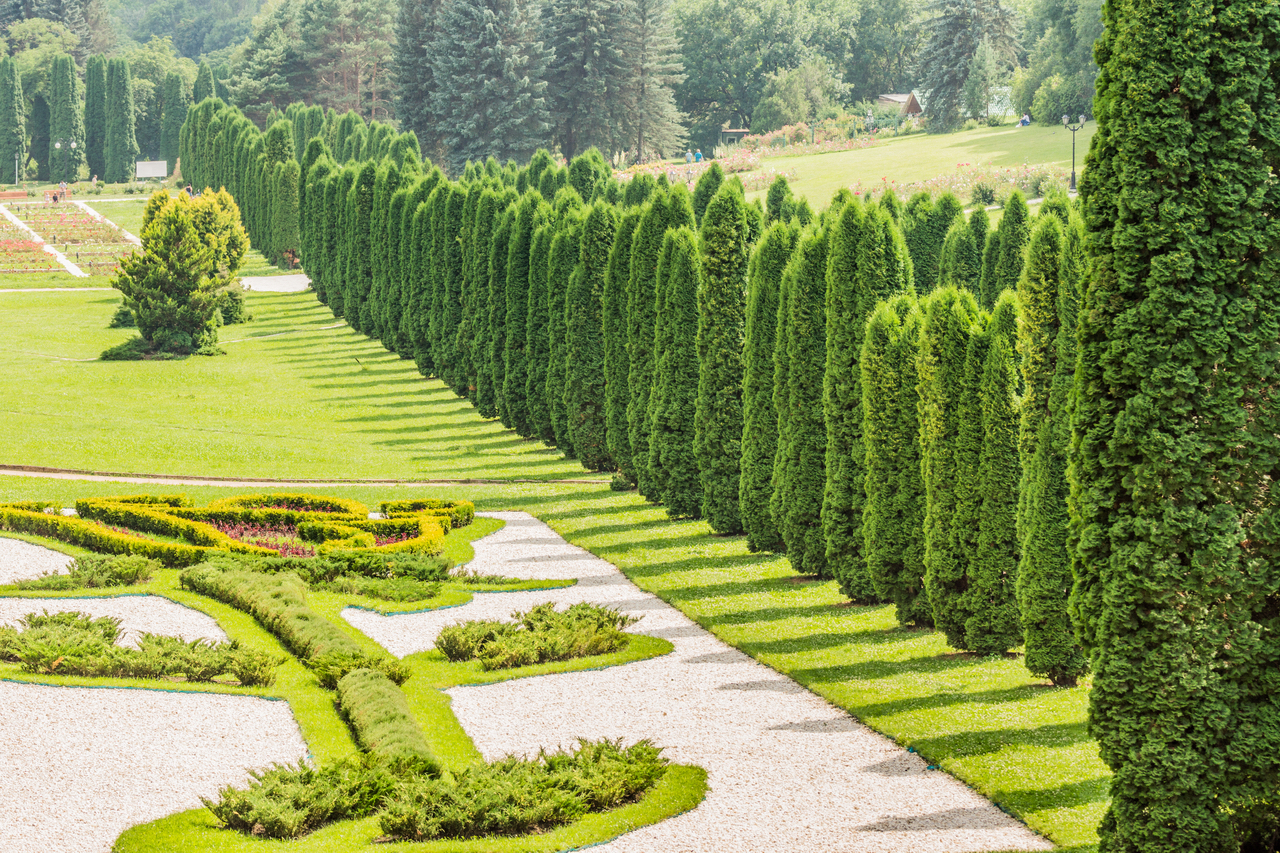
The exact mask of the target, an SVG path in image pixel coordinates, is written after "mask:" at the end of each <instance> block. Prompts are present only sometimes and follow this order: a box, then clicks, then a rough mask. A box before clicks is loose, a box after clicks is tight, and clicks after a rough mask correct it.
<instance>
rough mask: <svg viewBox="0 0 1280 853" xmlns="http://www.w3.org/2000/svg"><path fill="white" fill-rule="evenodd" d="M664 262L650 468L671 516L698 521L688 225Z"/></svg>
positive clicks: (693, 289)
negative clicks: (657, 478)
mask: <svg viewBox="0 0 1280 853" xmlns="http://www.w3.org/2000/svg"><path fill="white" fill-rule="evenodd" d="M661 263H662V270H661V272H660V274H659V276H658V280H659V282H660V283H661V285H662V291H661V293H659V299H660V301H659V302H658V318H659V324H660V325H659V327H658V328H659V330H660V331H659V337H658V344H657V352H658V363H657V366H656V368H657V376H656V378H655V380H654V386H653V406H652V407H651V415H652V417H651V422H652V423H651V443H650V446H649V458H650V462H649V467H650V469H651V470H658V471H661V483H662V502H663V504H664V505H665V506H666V509H667V515H669V516H671V517H672V518H697V517H698V516H699V515H700V514H701V512H702V482H701V478H700V475H699V473H698V462H697V458H696V456H695V453H694V433H695V416H696V410H697V403H698V369H699V366H698V350H697V341H698V278H699V270H698V243H697V237H696V236H695V235H694V233H693V231H692V229H690V228H689V227H688V226H687V225H682V226H681V227H679V228H676V229H672V230H669V231H667V234H666V236H665V237H664V238H663V247H662V262H661Z"/></svg>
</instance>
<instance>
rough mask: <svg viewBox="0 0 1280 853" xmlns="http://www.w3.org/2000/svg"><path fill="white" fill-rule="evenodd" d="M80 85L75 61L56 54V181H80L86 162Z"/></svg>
mask: <svg viewBox="0 0 1280 853" xmlns="http://www.w3.org/2000/svg"><path fill="white" fill-rule="evenodd" d="M79 86H80V81H79V78H78V77H77V76H76V67H75V61H74V60H73V59H72V58H71V57H70V56H58V57H54V60H53V71H52V73H51V75H50V78H49V89H50V94H49V101H50V104H49V105H50V116H49V119H50V126H49V131H50V134H49V135H50V136H51V137H52V138H53V141H54V143H55V144H54V145H52V146H50V150H49V180H51V181H54V182H58V181H74V180H76V176H77V175H78V174H79V172H80V166H81V164H83V163H84V110H83V108H82V107H81V105H80V90H79ZM184 117H185V116H184Z"/></svg>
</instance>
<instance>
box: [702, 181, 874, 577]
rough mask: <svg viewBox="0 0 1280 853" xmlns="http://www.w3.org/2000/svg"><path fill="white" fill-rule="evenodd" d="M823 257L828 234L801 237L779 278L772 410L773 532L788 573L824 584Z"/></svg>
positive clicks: (826, 571) (827, 573)
mask: <svg viewBox="0 0 1280 853" xmlns="http://www.w3.org/2000/svg"><path fill="white" fill-rule="evenodd" d="M717 200H718V197H717ZM845 212H847V209H846V211H845ZM858 212H859V214H860V213H861V210H860V206H859V209H858ZM708 221H711V220H710V219H709V220H708ZM827 256H828V235H827V232H826V231H824V230H822V229H818V230H816V231H809V232H806V233H805V234H804V235H802V236H801V237H800V240H799V244H798V245H797V247H796V250H795V254H794V255H792V258H791V262H790V263H789V264H788V265H787V268H786V271H785V272H784V273H783V277H782V286H783V288H785V289H786V292H787V297H786V302H785V304H786V315H785V316H779V323H785V324H786V327H787V328H786V334H785V335H780V336H778V340H779V341H780V342H782V343H783V345H785V346H786V356H785V357H786V364H787V385H786V396H785V398H784V399H785V405H784V407H783V408H780V409H779V410H778V431H779V433H780V436H781V437H780V440H779V442H778V447H779V451H780V458H779V460H778V462H779V465H780V468H779V470H778V472H777V481H778V490H779V493H780V497H781V502H780V505H779V507H780V509H781V513H780V515H779V516H778V518H777V524H778V528H779V530H780V532H781V533H782V539H783V541H784V542H785V543H786V548H787V559H788V560H790V561H791V567H792V568H793V569H795V570H796V571H797V572H798V573H800V574H806V575H817V576H818V577H829V576H830V571H829V568H828V565H827V540H826V536H825V535H824V531H823V525H822V507H823V504H822V490H823V484H824V483H825V482H826V478H827V474H826V453H827V428H826V423H825V420H824V417H823V409H822V394H823V383H822V376H823V373H824V371H825V369H826V364H827V331H828V322H827V316H826V307H825V304H826V294H827V283H826V273H827V264H828V259H827Z"/></svg>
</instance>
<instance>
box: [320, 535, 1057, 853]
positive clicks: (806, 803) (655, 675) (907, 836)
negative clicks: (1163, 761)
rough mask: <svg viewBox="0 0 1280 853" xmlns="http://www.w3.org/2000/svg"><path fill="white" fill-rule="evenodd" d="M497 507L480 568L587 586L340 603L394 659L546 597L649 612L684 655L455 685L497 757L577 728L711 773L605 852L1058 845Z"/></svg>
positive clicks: (651, 628) (462, 715)
mask: <svg viewBox="0 0 1280 853" xmlns="http://www.w3.org/2000/svg"><path fill="white" fill-rule="evenodd" d="M492 515H496V516H497V517H500V518H504V519H506V521H507V525H506V527H504V528H503V529H502V530H500V531H498V532H497V533H494V534H492V535H490V536H488V537H485V538H484V539H481V540H479V541H477V542H476V543H475V549H476V559H475V560H474V561H473V562H472V563H471V568H473V569H476V570H477V571H480V572H485V573H497V574H502V575H507V576H509V577H524V578H563V577H577V578H580V580H579V582H578V584H577V585H576V586H573V587H567V588H565V589H557V590H542V591H538V592H512V593H489V594H481V595H477V596H476V597H475V599H474V600H473V601H472V602H471V603H470V604H467V605H465V606H463V607H457V608H452V609H448V610H442V611H435V612H432V613H419V614H409V615H401V616H380V615H378V614H376V613H370V612H368V611H362V610H355V609H347V610H344V611H343V617H344V618H346V619H347V620H348V621H349V622H351V623H352V624H353V625H355V626H356V627H358V628H359V629H360V630H362V631H364V632H365V633H367V634H369V636H371V637H373V638H374V639H375V640H377V641H378V642H379V643H382V644H383V645H384V646H386V647H387V649H389V650H390V651H391V652H392V653H394V654H397V655H404V654H407V653H409V652H412V651H416V650H421V649H426V648H430V647H431V645H432V642H433V641H434V639H435V636H436V635H437V634H438V633H439V631H440V629H441V628H442V627H444V626H446V625H450V624H453V623H455V622H459V621H464V620H467V619H482V618H508V617H509V615H510V613H511V611H512V610H519V609H525V608H528V607H530V606H532V605H533V604H537V603H540V602H543V601H556V602H559V603H562V604H570V603H573V602H576V601H583V600H590V601H595V602H598V603H600V604H607V605H609V606H612V607H616V608H619V609H621V610H624V611H626V612H628V613H632V614H634V615H637V616H642V617H643V618H642V619H641V621H640V622H639V623H637V624H636V625H634V626H632V628H631V630H632V631H635V632H639V633H645V634H651V635H653V636H657V637H665V638H666V639H669V640H670V641H671V642H672V643H673V644H674V645H675V652H674V653H672V654H670V655H666V656H664V657H660V658H655V659H652V660H647V661H640V662H638V663H632V664H627V665H625V666H618V667H612V668H609V669H605V670H599V671H594V672H578V673H567V674H563V675H551V676H542V677H538V678H522V679H516V680H514V681H508V682H505V683H500V684H493V685H483V686H474V687H458V688H454V689H452V690H450V691H448V692H449V695H450V697H451V698H452V702H453V711H454V713H455V714H457V716H458V719H459V720H460V721H461V723H462V725H463V727H464V728H465V729H466V731H467V733H468V734H469V735H470V736H471V737H472V738H473V739H474V740H475V742H476V745H477V746H478V747H479V748H480V751H481V752H482V753H483V754H484V755H485V756H486V757H489V758H495V757H498V756H501V755H504V754H507V753H513V752H514V753H525V754H528V753H532V752H535V751H536V750H537V749H538V748H539V747H543V746H548V747H551V746H556V745H560V746H571V745H572V744H573V743H574V741H575V740H576V738H578V737H588V738H602V737H607V738H618V737H621V738H623V739H624V740H625V741H627V742H631V741H634V740H637V739H640V738H650V739H652V740H653V741H654V742H656V743H657V744H659V745H661V746H665V747H667V752H666V754H667V755H668V756H670V757H671V758H672V759H674V760H675V761H678V762H682V763H692V764H699V765H701V766H703V767H705V768H706V769H707V770H708V772H709V774H710V778H709V783H710V791H709V792H708V794H707V798H706V800H705V801H704V802H703V803H702V805H700V806H699V807H698V808H697V809H695V810H694V811H692V812H690V813H688V814H685V815H681V816H679V817H676V818H673V819H671V820H667V821H664V822H662V823H659V824H656V825H654V826H650V827H646V828H644V829H640V830H637V831H635V832H632V833H629V834H627V835H625V836H623V837H621V838H619V839H617V840H615V841H613V842H611V843H610V844H607V845H605V846H603V847H601V848H599V849H600V850H601V851H602V853H603V851H610V852H611V853H686V851H708V853H710V851H724V850H734V851H742V853H754V851H760V853H778V851H796V853H799V851H804V853H834V852H835V851H841V853H846V851H847V853H854V851H857V853H862V851H867V853H881V851H884V853H899V851H902V852H903V853H905V851H911V853H917V851H938V853H962V851H987V850H1051V849H1053V845H1052V844H1051V843H1049V842H1048V841H1047V840H1045V839H1044V838H1041V837H1040V836H1038V835H1036V834H1034V833H1032V832H1031V831H1030V830H1029V829H1027V828H1026V827H1025V826H1024V825H1022V824H1021V823H1018V822H1017V821H1015V820H1014V819H1013V818H1011V817H1009V816H1007V815H1005V814H1004V813H1003V812H1001V811H1000V810H999V809H997V808H996V807H995V806H994V805H992V804H991V803H990V802H989V801H988V800H986V799H984V798H983V797H981V796H979V795H978V794H976V793H975V792H973V791H972V790H970V789H969V788H968V787H966V786H965V785H963V784H962V783H960V782H959V781H957V780H956V779H954V778H952V777H951V776H949V775H947V774H945V773H941V772H938V771H928V770H926V769H925V764H924V762H923V761H922V760H921V759H920V758H919V756H917V755H914V754H911V753H907V752H906V751H905V750H903V749H902V748H900V747H898V746H897V745H895V744H894V743H893V742H892V741H890V740H888V739H886V738H884V737H882V736H880V735H878V734H876V733H874V732H872V731H871V730H870V729H868V728H866V727H864V726H862V725H861V724H860V723H858V722H857V721H855V720H853V719H852V718H850V717H849V716H848V715H847V714H846V713H844V712H843V711H841V710H840V709H839V708H836V707H834V706H833V705H831V704H829V703H827V702H826V701H824V700H823V699H820V698H819V697H817V696H815V695H814V694H812V693H810V692H809V691H807V690H805V689H804V688H802V687H800V686H799V685H797V684H796V683H795V682H793V681H791V680H790V679H788V678H786V677H785V676H783V675H781V674H779V673H777V672H775V671H774V670H772V669H770V668H768V667H766V666H764V665H762V664H759V663H757V662H756V661H754V660H752V659H751V658H750V657H748V656H747V655H745V654H743V653H742V652H740V651H737V650H736V649H734V648H732V647H731V646H729V645H726V644H725V643H723V642H721V641H720V640H718V639H716V638H715V637H714V636H713V635H711V634H710V633H708V632H707V631H705V630H703V629H702V628H700V627H698V626H697V625H696V624H694V623H693V622H691V621H690V620H689V619H687V618H686V617H685V616H684V615H683V614H681V613H680V612H679V611H678V610H676V609H675V608H673V607H671V606H669V605H667V604H665V603H663V602H662V601H661V600H660V599H658V598H657V597H656V596H653V595H650V594H648V593H645V592H643V591H641V590H639V589H638V588H637V587H635V586H634V585H632V584H631V583H630V581H628V580H627V579H626V578H625V577H624V576H623V575H622V574H621V573H620V572H619V571H618V570H617V569H615V568H614V567H613V566H612V565H610V564H609V563H607V562H605V561H603V560H600V559H598V558H596V557H594V556H593V555H591V554H589V553H588V552H586V551H583V550H582V549H579V548H576V547H573V546H571V545H569V544H568V543H567V542H565V541H564V540H563V539H562V538H561V537H560V536H559V535H557V534H556V533H555V532H554V531H552V530H551V529H550V528H549V527H547V526H546V525H545V524H543V523H542V522H540V521H538V520H537V519H535V518H533V517H532V516H529V515H528V514H526V513H492ZM512 709H519V711H518V713H512Z"/></svg>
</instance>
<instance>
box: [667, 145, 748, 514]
mask: <svg viewBox="0 0 1280 853" xmlns="http://www.w3.org/2000/svg"><path fill="white" fill-rule="evenodd" d="M712 168H713V169H714V168H718V167H716V166H715V164H714V163H713V164H712ZM710 173H711V170H708V171H707V174H710ZM703 179H704V180H705V179H706V176H705V175H704V176H703ZM699 183H701V182H699ZM673 197H674V196H673ZM699 243H700V245H699V250H700V254H701V261H702V277H701V284H700V286H699V288H698V363H699V370H698V411H697V437H696V439H695V441H694V446H695V452H696V453H697V457H698V470H699V471H700V472H701V474H702V514H703V516H704V517H705V518H706V519H707V522H708V523H709V524H710V525H711V529H712V530H714V531H715V532H717V533H721V534H732V533H741V532H742V515H741V513H740V512H739V509H738V479H739V476H740V473H741V462H742V342H743V334H744V329H743V327H744V325H745V320H746V307H747V305H746V302H747V263H748V260H749V252H750V246H749V245H748V244H747V214H746V204H745V202H743V200H742V196H741V195H740V194H739V193H738V191H737V190H736V189H735V188H734V187H732V186H725V187H722V188H721V190H720V191H719V192H717V193H716V194H715V197H714V198H712V199H711V202H710V203H709V204H708V205H707V207H706V212H705V213H704V215H703V217H702V226H701V235H700V241H699Z"/></svg>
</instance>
